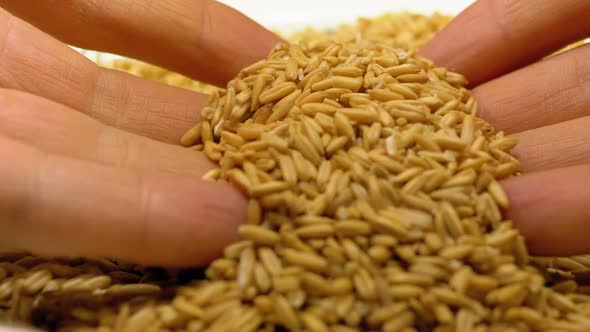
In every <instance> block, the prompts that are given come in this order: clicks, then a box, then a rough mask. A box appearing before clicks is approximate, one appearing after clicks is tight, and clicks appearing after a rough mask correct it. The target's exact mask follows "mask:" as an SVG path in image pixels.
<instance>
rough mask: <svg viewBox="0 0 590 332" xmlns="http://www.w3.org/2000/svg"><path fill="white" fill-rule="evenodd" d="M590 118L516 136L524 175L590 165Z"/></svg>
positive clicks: (517, 153)
mask: <svg viewBox="0 0 590 332" xmlns="http://www.w3.org/2000/svg"><path fill="white" fill-rule="evenodd" d="M588 128H590V116H585V117H583V118H579V119H575V120H570V121H566V122H561V123H558V124H554V125H551V126H547V127H542V128H538V129H533V130H528V131H525V132H521V133H518V134H515V135H513V136H514V137H515V138H516V139H517V140H518V144H517V145H516V147H515V148H514V150H513V151H512V153H513V154H514V155H515V156H516V157H517V158H518V159H519V160H520V161H521V162H522V166H523V169H524V171H525V172H530V171H540V170H547V169H552V168H560V167H567V166H574V165H581V164H590V131H589V130H588Z"/></svg>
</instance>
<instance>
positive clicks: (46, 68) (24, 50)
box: [0, 9, 205, 143]
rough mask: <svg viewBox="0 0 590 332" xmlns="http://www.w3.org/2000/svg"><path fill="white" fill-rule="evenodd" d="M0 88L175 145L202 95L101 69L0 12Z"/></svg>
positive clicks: (194, 116) (191, 120)
mask: <svg viewBox="0 0 590 332" xmlns="http://www.w3.org/2000/svg"><path fill="white" fill-rule="evenodd" d="M0 36H4V37H3V38H2V39H0V49H1V50H2V52H0V63H1V64H2V65H1V66H0V87H4V88H11V89H18V90H22V91H26V92H30V93H32V94H35V95H39V96H42V97H45V98H47V99H50V100H54V101H56V102H59V103H62V104H64V105H67V106H69V107H71V108H73V109H77V110H80V111H82V112H84V113H86V114H89V115H91V116H93V117H95V118H96V119H98V120H100V121H102V122H103V123H106V124H109V125H113V126H116V127H118V128H121V129H124V130H129V131H132V132H134V133H137V134H141V135H145V136H149V137H152V138H155V139H158V140H162V141H167V142H174V143H176V142H178V139H179V138H180V137H181V135H182V134H183V133H184V132H185V131H186V130H187V129H189V128H190V127H191V126H192V125H193V124H194V123H195V122H196V121H197V120H198V117H199V113H200V108H201V106H202V104H203V103H204V100H205V96H204V95H201V94H197V93H194V92H191V91H187V90H184V89H179V88H174V87H170V86H167V85H164V84H159V83H155V82H152V81H148V80H143V79H140V78H138V77H134V76H133V75H130V74H126V73H123V72H119V71H114V70H108V69H103V68H100V67H98V66H97V65H95V64H94V63H92V62H91V61H90V60H88V59H86V58H85V57H84V56H82V55H81V54H79V53H78V52H76V51H75V50H72V49H71V48H70V47H68V46H67V45H65V44H63V43H61V42H59V41H57V40H55V39H54V38H52V37H50V36H48V35H46V34H44V33H43V32H41V31H39V30H38V29H36V28H35V27H33V26H31V25H30V24H28V23H26V22H24V21H22V20H20V19H18V18H15V17H14V16H12V15H11V14H9V13H8V12H6V11H4V10H2V9H0Z"/></svg>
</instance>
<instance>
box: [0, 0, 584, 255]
mask: <svg viewBox="0 0 590 332" xmlns="http://www.w3.org/2000/svg"><path fill="white" fill-rule="evenodd" d="M98 4H100V5H98ZM0 6H2V7H3V8H5V10H2V9H0V35H1V36H3V37H2V38H1V39H0V49H1V50H2V53H1V54H2V55H1V57H2V58H1V59H0V63H1V64H0V87H1V88H2V90H0V154H1V155H2V156H5V158H4V160H3V162H2V163H0V183H1V184H2V185H1V186H0V242H1V243H2V245H3V246H10V247H19V248H23V249H27V250H32V251H34V252H36V253H39V254H50V255H99V256H107V257H114V258H121V259H127V260H132V261H135V262H139V263H145V264H158V265H169V266H175V265H176V266H178V265H186V264H195V263H202V262H205V261H208V260H209V259H211V258H213V257H214V256H215V255H217V254H218V253H219V252H220V249H221V248H222V247H223V245H224V244H227V243H228V242H229V241H231V240H232V239H233V234H234V233H235V228H236V223H238V222H240V220H241V219H242V218H243V216H244V214H245V204H244V201H243V199H242V198H241V197H240V196H239V195H238V194H237V193H236V192H234V191H233V190H232V189H231V188H228V187H225V186H222V185H217V184H212V183H207V182H203V181H201V180H200V176H201V175H202V174H204V173H205V172H206V171H207V170H208V169H209V168H210V167H212V165H211V164H210V163H209V161H208V160H207V159H206V158H205V157H204V155H202V154H201V153H199V152H195V151H191V150H189V149H183V148H181V147H179V146H176V145H174V144H175V143H176V142H178V141H179V138H180V137H181V135H182V134H183V133H184V132H185V131H186V130H187V129H188V128H190V127H191V126H192V125H193V124H194V123H195V122H196V121H198V117H199V113H200V112H199V110H200V107H201V105H203V103H204V100H205V98H206V96H203V95H200V94H197V93H193V92H189V91H186V90H182V89H177V88H173V87H169V86H166V85H161V84H157V83H153V82H149V81H145V80H142V79H140V78H136V77H134V76H131V75H128V74H124V73H121V72H117V71H112V70H106V69H102V68H99V67H97V66H95V65H94V64H93V63H92V62H90V61H88V60H87V59H85V58H84V57H82V56H81V55H79V54H78V53H77V52H75V51H73V50H71V49H69V48H68V47H67V46H66V45H65V44H63V43H61V42H59V41H58V40H56V39H54V38H57V39H59V40H61V41H63V42H65V43H69V44H73V45H76V46H80V47H84V48H88V49H96V50H100V51H108V52H113V53H118V54H122V55H126V56H131V57H135V58H139V59H142V60H145V61H149V62H151V63H155V64H158V65H162V66H165V67H167V68H170V69H173V70H176V71H178V72H182V73H184V74H186V75H189V76H191V77H194V78H198V79H201V80H204V81H207V82H211V83H217V84H221V83H225V82H226V81H227V80H228V79H230V78H232V77H233V76H234V75H235V73H237V71H238V70H239V69H240V68H242V67H244V66H246V65H248V64H250V63H252V62H255V61H256V60H258V59H260V58H263V57H264V56H265V55H266V53H267V51H268V50H269V49H270V48H271V47H272V46H273V45H274V44H275V43H276V42H278V41H279V39H278V37H276V36H275V35H273V34H272V33H270V32H268V31H266V30H265V29H263V28H262V27H260V26H258V25H256V24H255V23H254V22H252V21H250V20H249V19H247V18H246V17H244V16H242V15H240V14H239V13H237V12H235V11H234V10H231V9H229V8H227V7H225V6H224V5H221V4H219V3H217V2H215V1H190V0H168V1H139V0H122V1H104V2H95V1H90V0H68V1H61V0H51V1H50V0H47V1H33V0H24V1H14V0H12V1H11V0H0ZM589 10H590V3H589V2H588V1H575V0H564V1H558V2H556V1H551V0H543V1H535V0H526V1H494V0H481V1H478V2H477V3H476V4H475V5H473V6H472V7H470V8H469V9H467V10H466V11H465V12H464V13H463V14H461V15H460V16H459V17H458V18H457V19H456V20H455V21H454V22H453V23H451V25H450V26H449V27H448V28H447V29H445V30H444V31H443V32H442V33H441V34H440V35H439V36H438V37H437V38H435V39H434V40H433V41H432V42H431V43H430V44H429V45H428V46H426V47H425V48H424V49H423V51H422V53H423V54H424V55H425V56H427V57H430V58H432V59H434V60H435V61H436V62H437V64H438V65H442V66H448V67H449V68H450V69H452V70H454V71H457V72H460V73H463V74H465V75H466V76H467V78H468V79H469V80H470V81H471V82H472V84H473V86H474V93H475V95H476V96H477V97H478V98H479V100H480V107H481V114H482V116H483V117H484V118H485V119H486V120H488V121H490V122H491V123H492V124H493V125H495V126H496V127H497V128H498V129H500V130H505V131H506V132H508V133H510V134H513V135H514V136H515V137H516V138H518V139H519V141H520V142H521V143H520V144H519V145H518V146H517V147H516V149H515V152H516V153H517V155H518V157H519V158H520V159H521V160H522V162H523V165H524V168H525V175H524V176H522V177H518V178H513V179H511V180H508V181H506V182H505V183H504V186H505V188H506V190H507V192H508V194H509V196H510V199H511V200H512V207H511V208H510V210H509V211H507V213H508V214H509V216H510V217H511V218H513V219H514V220H515V222H516V224H517V226H518V227H519V228H520V229H521V231H522V232H523V233H524V235H525V236H526V237H527V239H528V244H529V246H530V248H531V250H532V253H534V254H560V255H565V254H576V253H583V252H588V251H590V245H589V244H588V242H587V241H585V239H586V238H587V236H588V234H590V229H589V226H587V225H588V224H587V222H586V221H587V220H588V218H589V217H590V213H589V212H588V211H587V209H586V208H585V204H587V202H588V201H589V200H590V197H589V196H590V190H589V189H588V188H590V167H589V165H588V163H589V162H590V144H589V141H590V133H589V132H588V130H587V127H588V124H589V122H590V118H589V117H588V115H590V114H589V112H590V83H589V82H590V62H589V61H588V60H587V59H588V58H590V46H584V47H580V48H578V49H575V50H572V51H569V52H567V53H564V54H560V55H558V56H555V57H552V58H549V59H546V60H543V61H540V62H537V63H534V64H532V63H533V62H535V61H537V60H538V59H540V58H542V57H543V56H545V55H548V54H550V53H551V52H552V51H554V50H556V49H558V48H559V47H561V46H563V45H565V44H567V43H569V42H572V41H575V40H578V39H581V38H583V37H585V36H588V34H589V32H590V24H589V23H588V20H586V19H585V15H586V13H587V12H588V11H589ZM9 12H10V13H12V14H10V13H9ZM130 13H132V15H130ZM13 15H14V16H13ZM17 17H19V18H17ZM27 22H29V23H27ZM31 24H33V25H34V26H33V25H31ZM39 29H40V30H43V31H45V33H47V34H45V33H43V32H41V31H40V30H39ZM50 35H51V36H53V37H50ZM211 64H215V66H211Z"/></svg>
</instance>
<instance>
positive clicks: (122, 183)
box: [0, 0, 278, 266]
mask: <svg viewBox="0 0 590 332" xmlns="http://www.w3.org/2000/svg"><path fill="white" fill-rule="evenodd" d="M97 3H99V2H95V1H90V0H68V1H62V0H54V1H34V0H25V1H0V6H2V7H3V8H4V9H1V8H0V36H2V37H1V38H0V49H1V50H2V52H1V59H0V87H1V89H0V156H2V157H3V158H2V162H1V163H0V244H1V246H3V247H12V248H21V249H26V250H31V251H33V252H34V253H38V254H43V255H68V256H71V255H83V256H87V255H98V256H105V257H113V258H120V259H125V260H131V261H134V262H138V263H144V264H159V265H168V266H178V265H187V264H199V263H204V262H206V261H208V260H210V259H212V258H214V257H216V256H217V255H219V254H220V252H221V249H222V248H223V246H224V245H226V244H227V243H228V242H230V241H232V240H233V239H234V237H235V235H236V229H237V223H239V222H240V220H242V219H243V218H244V216H245V202H244V201H243V198H242V197H241V196H240V195H239V194H238V193H237V192H235V191H234V190H233V189H231V188H229V187H226V186H224V185H220V184H214V183H210V182H204V181H202V180H200V178H201V176H202V175H203V174H204V173H205V172H206V171H207V170H208V169H209V168H211V167H212V164H211V163H210V162H209V160H208V159H207V158H206V157H205V156H204V155H203V154H202V153H200V152H195V151H192V150H190V149H184V148H182V147H180V146H177V145H175V144H171V143H176V142H178V141H179V139H180V137H181V135H182V134H183V133H184V132H185V131H186V130H187V129H188V128H190V127H191V126H192V125H193V124H194V123H195V122H196V121H197V120H198V117H199V114H200V109H201V106H202V105H203V103H204V102H205V100H206V96H204V95H201V94H198V93H194V92H190V91H187V90H183V89H178V88H173V87H170V86H166V85H163V84H158V83H154V82H151V81H147V80H143V79H140V78H137V77H134V76H132V75H129V74H126V73H122V72H118V71H113V70H108V69H103V68H99V67H98V66H96V65H95V64H94V63H92V62H91V61H89V60H87V59H86V58H84V57H83V56H82V55H80V54H78V53H77V52H76V51H74V50H72V49H70V48H69V47H68V46H66V44H64V43H69V44H73V45H76V46H81V47H85V48H89V49H96V50H101V51H109V52H113V53H119V54H123V55H127V56H132V57H135V58H139V59H143V60H146V61H150V62H152V63H155V64H159V65H162V66H167V67H168V68H172V69H174V70H178V71H181V72H183V73H184V74H187V75H190V76H192V77H195V78H198V79H201V80H205V81H207V82H212V83H223V82H225V81H226V80H228V79H229V78H231V77H233V76H234V75H235V74H236V73H237V72H238V71H239V69H240V68H241V67H244V66H246V65H248V64H250V63H251V62H254V61H256V60H258V59H259V58H263V57H265V56H266V54H267V53H268V51H269V50H270V49H271V48H272V46H273V45H274V44H275V43H276V42H278V38H277V37H275V36H274V35H273V34H272V33H270V32H269V31H267V30H265V29H264V28H262V27H260V26H259V25H257V24H256V23H254V22H253V21H251V20H249V19H248V18H246V17H244V16H243V15H241V14H240V13H238V12H236V11H234V10H232V9H230V8H228V7H226V6H224V5H221V4H219V3H217V2H215V1H189V0H183V1H179V0H175V1H139V0H123V1H106V2H100V5H97ZM9 12H10V13H9ZM31 24H32V25H31ZM39 29H41V30H43V31H45V33H44V32H42V31H41V30H39ZM46 33H47V34H46ZM50 35H52V36H53V37H51V36H50ZM55 38H57V39H59V40H61V41H63V42H64V43H62V42H60V41H58V40H57V39H55ZM211 64H215V66H212V65H211Z"/></svg>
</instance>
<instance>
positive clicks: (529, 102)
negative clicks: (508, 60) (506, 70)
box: [473, 45, 590, 133]
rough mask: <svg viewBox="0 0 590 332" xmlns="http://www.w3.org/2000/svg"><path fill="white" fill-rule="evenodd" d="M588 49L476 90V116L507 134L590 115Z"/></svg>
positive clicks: (540, 64)
mask: <svg viewBox="0 0 590 332" xmlns="http://www.w3.org/2000/svg"><path fill="white" fill-rule="evenodd" d="M588 59H590V45H586V46H583V47H579V48H577V49H574V50H571V51H568V52H566V53H563V54H560V55H558V56H556V57H552V58H549V59H546V60H543V61H541V62H539V63H536V64H533V65H530V66H528V67H525V68H522V69H520V70H517V71H515V72H512V73H510V74H507V75H504V76H502V77H499V78H497V79H495V80H492V81H490V82H487V83H485V84H482V85H480V86H478V87H477V88H476V89H474V90H473V93H474V94H475V96H476V97H477V98H478V101H479V106H480V107H479V114H480V115H481V116H482V117H483V118H485V119H486V120H488V121H489V122H491V123H492V124H494V125H495V126H496V127H497V128H500V129H502V130H504V131H505V132H508V133H514V132H519V131H524V130H528V129H533V128H538V127H542V126H548V125H552V124H555V123H558V122H561V121H567V120H571V119H575V118H578V117H581V116H585V115H590V61H588Z"/></svg>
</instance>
